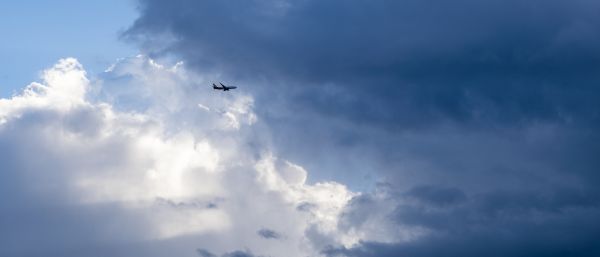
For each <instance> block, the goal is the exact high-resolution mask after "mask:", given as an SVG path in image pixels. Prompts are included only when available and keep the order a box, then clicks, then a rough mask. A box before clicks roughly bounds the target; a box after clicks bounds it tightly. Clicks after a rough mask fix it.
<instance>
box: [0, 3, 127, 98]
mask: <svg viewBox="0 0 600 257" xmlns="http://www.w3.org/2000/svg"><path fill="white" fill-rule="evenodd" d="M0 16H1V17H2V22H1V23H0V31H1V33H2V40H1V41H0V59H2V60H3V61H2V63H1V64H0V65H1V66H0V70H1V71H0V96H2V97H10V96H12V94H13V93H16V92H18V91H19V90H20V89H21V88H22V87H23V86H25V85H27V84H29V83H30V82H31V81H34V80H36V79H38V78H39V72H40V71H42V70H43V69H45V68H47V67H50V66H52V65H53V64H54V63H55V62H56V61H57V60H58V59H60V58H64V57H71V56H76V57H77V59H78V60H79V61H81V62H82V63H83V64H85V65H86V69H87V70H89V71H90V72H91V73H93V74H96V73H100V72H102V71H104V69H106V67H108V66H110V65H111V64H112V63H114V62H115V61H116V60H117V59H118V58H123V57H126V56H131V55H135V54H136V53H137V50H136V48H135V47H134V46H132V45H128V44H126V43H125V42H122V41H120V40H119V39H118V38H119V32H120V31H123V30H125V29H126V28H127V26H128V25H129V24H130V23H131V22H133V20H135V18H136V16H137V14H136V12H135V3H134V2H133V1H129V0H126V1H118V0H109V1H92V2H81V1H73V0H58V1H51V2H48V1H39V0H24V1H11V2H10V3H8V2H7V3H3V4H2V8H0Z"/></svg>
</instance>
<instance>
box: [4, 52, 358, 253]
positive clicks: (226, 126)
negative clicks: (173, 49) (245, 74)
mask: <svg viewBox="0 0 600 257" xmlns="http://www.w3.org/2000/svg"><path fill="white" fill-rule="evenodd" d="M194 76H195V75H192V74H189V73H188V72H186V70H185V67H184V65H182V64H177V65H175V66H171V67H169V66H163V65H160V64H158V63H156V62H155V61H153V60H152V59H149V58H147V57H144V56H137V57H131V58H126V59H123V60H120V61H119V62H117V63H116V64H115V65H114V66H113V67H112V68H111V69H109V70H108V71H106V72H105V73H104V74H100V75H99V77H98V78H94V79H89V78H88V77H87V75H86V72H85V70H84V69H83V67H82V66H81V64H79V62H78V61H77V60H76V59H73V58H67V59H61V60H60V61H59V62H58V63H57V64H56V65H55V66H54V67H52V68H49V69H47V70H46V71H44V72H43V75H42V81H41V82H39V83H38V82H36V83H32V84H31V85H29V86H28V87H27V88H26V89H25V90H24V91H23V93H21V94H19V95H15V96H13V97H11V98H8V99H1V100H0V119H1V120H2V123H1V124H0V143H1V144H0V145H1V146H0V152H1V153H2V155H1V156H0V162H1V163H2V170H3V172H2V174H1V175H0V177H1V180H0V192H1V193H2V194H1V196H0V199H2V202H3V204H2V205H3V207H2V210H3V211H2V214H0V217H1V218H2V219H0V220H2V221H1V225H2V228H3V229H2V231H1V232H0V238H1V239H2V241H3V242H9V244H8V245H7V246H6V247H2V249H0V255H13V256H16V255H18V256H34V255H38V254H39V253H41V252H44V253H45V254H52V255H61V256H81V255H88V256H103V255H111V256H131V255H145V256H170V255H171V254H177V255H181V256H191V255H194V254H200V255H203V254H204V255H206V254H209V253H210V254H212V252H217V253H223V256H254V255H253V254H250V253H249V251H252V252H253V253H256V254H259V255H261V256H263V255H264V256H284V255H285V256H304V255H307V254H308V255H310V254H315V253H318V251H320V249H317V248H315V247H314V244H313V243H312V242H311V241H310V240H306V239H305V236H304V231H305V230H306V229H308V228H311V229H316V231H318V232H319V233H323V234H327V236H328V237H329V238H330V240H331V241H332V242H335V243H336V244H343V243H345V242H350V241H356V240H358V239H357V238H354V237H352V236H350V235H344V234H343V233H339V231H338V230H337V229H336V224H337V219H338V216H339V213H340V212H341V210H342V209H343V206H345V205H346V204H347V202H348V201H349V200H350V199H351V198H352V197H353V196H354V195H355V194H356V193H354V192H352V191H350V190H348V189H347V188H346V186H344V185H342V184H339V183H336V182H333V181H323V182H319V183H310V184H309V183H306V177H307V171H306V170H304V169H303V168H302V167H301V166H300V165H298V164H294V163H292V162H290V161H287V160H285V159H282V158H279V157H277V156H276V155H275V153H273V151H272V150H273V149H272V148H270V146H269V143H268V138H269V134H268V130H265V129H262V128H263V127H265V126H266V125H265V124H262V123H260V120H259V119H257V118H256V114H255V113H254V111H253V104H252V102H253V98H252V96H251V95H249V94H246V93H244V92H237V91H236V93H235V94H220V93H217V92H213V91H212V90H210V89H209V88H208V87H206V88H202V87H200V86H199V85H201V84H203V83H204V82H205V81H204V80H203V78H200V77H194ZM192 77H193V78H192ZM125 99H134V100H133V101H128V100H125ZM199 103H202V105H206V106H210V108H208V110H199V109H198V104H199ZM232 120H235V121H236V123H235V126H233V125H232V123H231V121H232ZM302 204H311V205H312V206H313V208H311V209H310V210H306V211H303V212H301V211H298V210H297V206H300V205H302ZM264 227H269V228H272V230H264V229H263V228H264ZM261 229H262V230H261ZM256 231H263V232H264V233H263V234H265V233H266V235H267V237H273V236H275V237H280V234H279V233H282V234H285V235H286V236H285V238H286V240H277V242H276V243H275V242H270V241H271V240H269V241H266V240H261V239H262V238H260V237H257V236H256V233H257V232H256ZM274 231H280V232H274ZM261 235H262V234H261ZM195 249H208V250H206V251H202V252H200V251H199V252H198V253H196V252H195ZM236 249H247V251H236ZM208 251H210V252H208ZM209 256H212V255H209Z"/></svg>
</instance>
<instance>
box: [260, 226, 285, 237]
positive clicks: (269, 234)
mask: <svg viewBox="0 0 600 257" xmlns="http://www.w3.org/2000/svg"><path fill="white" fill-rule="evenodd" d="M256 234H258V235H259V236H261V237H262V238H264V239H280V238H281V237H282V236H281V235H280V234H279V233H277V232H276V231H274V230H270V229H266V228H263V229H260V230H259V231H256Z"/></svg>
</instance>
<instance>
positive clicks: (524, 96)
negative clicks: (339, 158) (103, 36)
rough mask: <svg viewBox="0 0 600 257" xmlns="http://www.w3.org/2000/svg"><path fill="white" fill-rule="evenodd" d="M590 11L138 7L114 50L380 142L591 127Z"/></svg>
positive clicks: (507, 5)
mask: <svg viewBox="0 0 600 257" xmlns="http://www.w3.org/2000/svg"><path fill="white" fill-rule="evenodd" d="M596 8H598V4H597V3H594V2H591V1H585V0H581V1H580V0H578V1H574V2H569V3H565V2H563V1H538V0H533V1H527V2H522V1H509V2H507V1H492V2H486V3H481V2H477V1H472V0H461V1H453V2H451V3H449V2H446V1H437V0H436V1H431V2H428V3H423V2H422V1H413V0H410V1H400V2H398V1H391V0H378V1H373V2H369V3H364V2H362V1H358V0H353V1H316V0H309V1H301V2H293V1H284V0H268V1H260V0H254V1H229V2H218V1H188V0H179V1H176V2H169V3H164V2H161V1H154V0H142V1H139V9H140V17H139V18H138V19H137V20H136V22H135V23H134V24H133V26H132V27H131V28H130V29H129V30H128V32H127V33H125V35H124V37H125V38H128V39H131V40H133V41H134V42H138V43H140V45H141V46H142V48H144V49H145V50H146V51H148V52H151V53H153V54H157V55H163V54H165V53H167V54H169V53H175V54H176V55H177V56H179V57H181V58H184V59H185V60H186V62H187V63H188V64H189V65H190V66H192V67H194V68H196V69H198V70H202V71H205V72H216V73H220V74H223V75H224V77H228V78H230V79H234V80H241V81H246V82H248V83H250V82H253V84H255V87H260V88H267V89H264V90H268V89H270V88H278V89H280V90H283V91H288V92H287V93H286V94H287V97H286V99H287V100H288V101H289V102H290V103H289V104H290V105H292V106H293V109H300V108H310V110H313V111H318V112H323V113H324V114H325V115H328V116H335V117H339V118H344V119H349V120H351V121H354V122H361V123H368V124H373V125H376V126H378V127H385V128H388V129H415V128H417V129H418V128H421V127H423V126H430V125H432V124H434V125H435V124H437V123H439V122H456V123H468V124H471V123H475V124H477V125H479V126H486V127H487V126H489V125H490V123H491V125H494V124H498V123H499V124H503V125H504V126H513V125H514V124H515V123H519V122H528V121H530V120H542V121H547V120H552V121H554V120H571V119H585V120H589V119H593V120H595V121H597V114H595V112H594V111H592V110H593V109H598V106H597V105H596V101H594V100H593V98H590V97H588V95H589V94H597V93H598V92H597V90H596V88H595V87H594V86H593V85H594V84H595V83H596V82H597V81H599V80H600V78H599V77H598V76H597V72H595V71H596V70H597V69H598V68H599V67H600V61H599V60H600V59H599V58H598V57H599V56H600V52H599V51H598V50H597V48H596V47H595V45H597V44H598V43H599V42H600V34H599V33H598V32H597V31H598V28H599V27H600V20H599V19H598V18H597V15H595V14H594V13H593V12H591V11H590V10H593V9H596ZM196 12H202V13H203V15H196ZM165 38H168V40H167V39H165ZM242 42H243V43H242ZM573 87H577V88H578V90H571V88H573ZM261 90H263V89H261ZM315 90H316V91H318V92H319V94H314V93H313V92H314V91H315ZM257 91H258V90H257ZM267 94H268V95H269V96H272V95H273V94H274V93H273V92H271V91H268V93H267ZM266 97H268V96H266Z"/></svg>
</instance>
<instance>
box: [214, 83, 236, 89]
mask: <svg viewBox="0 0 600 257" xmlns="http://www.w3.org/2000/svg"><path fill="white" fill-rule="evenodd" d="M219 84H221V86H220V87H219V86H217V85H215V83H213V84H212V85H213V89H216V90H223V91H229V90H230V89H236V88H237V87H234V86H230V87H228V86H225V85H223V83H221V82H219Z"/></svg>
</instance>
